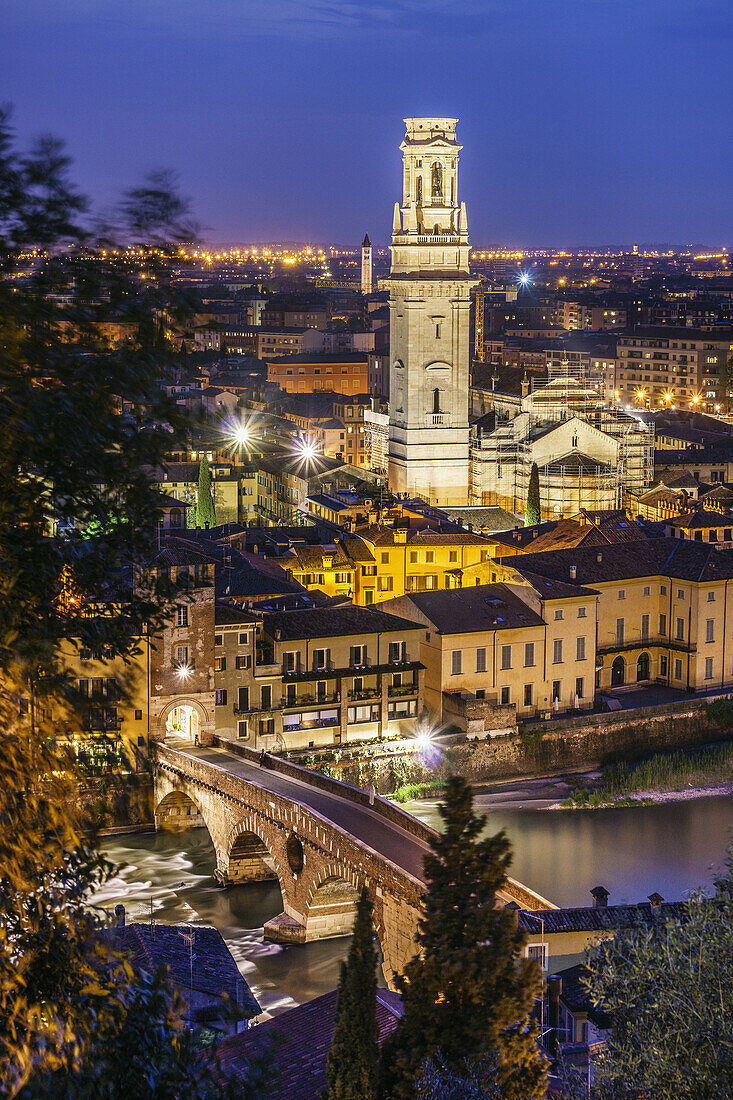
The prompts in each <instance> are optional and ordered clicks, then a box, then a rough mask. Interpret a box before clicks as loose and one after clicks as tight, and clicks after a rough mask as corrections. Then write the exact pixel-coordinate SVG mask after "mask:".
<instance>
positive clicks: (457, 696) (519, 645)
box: [384, 580, 596, 736]
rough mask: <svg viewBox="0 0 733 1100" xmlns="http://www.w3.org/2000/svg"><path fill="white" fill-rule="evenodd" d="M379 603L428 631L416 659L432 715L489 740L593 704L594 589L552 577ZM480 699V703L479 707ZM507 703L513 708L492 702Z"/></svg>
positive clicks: (421, 594)
mask: <svg viewBox="0 0 733 1100" xmlns="http://www.w3.org/2000/svg"><path fill="white" fill-rule="evenodd" d="M384 607H385V608H386V609H388V610H389V611H392V612H394V613H395V614H398V615H403V616H404V617H405V618H407V619H413V620H414V621H416V622H420V623H422V624H423V625H424V627H425V628H426V630H425V632H424V634H423V637H422V641H421V645H420V659H421V661H422V663H423V664H424V665H425V702H426V705H427V707H428V709H429V711H430V713H431V716H432V717H433V719H434V720H435V721H437V722H442V723H443V724H446V725H458V726H459V727H460V728H463V729H465V730H466V732H467V733H468V734H469V735H475V736H486V735H487V734H491V733H495V732H503V729H504V728H506V727H507V726H509V725H511V724H512V723H513V720H514V719H513V716H514V715H517V716H519V717H530V716H533V715H535V714H537V713H547V714H551V713H553V712H554V713H557V712H560V711H568V710H578V709H582V708H588V707H591V706H592V705H593V697H594V668H595V655H596V654H595V632H596V619H595V613H596V593H595V592H594V591H593V590H591V589H585V588H581V587H579V586H577V585H569V584H563V583H557V582H545V581H544V580H542V581H538V582H537V583H536V584H534V585H532V586H531V587H530V585H529V584H527V585H526V586H524V587H522V586H510V585H504V584H488V585H480V586H478V587H473V588H463V589H461V590H460V591H455V592H450V593H448V592H432V593H427V592H426V593H420V594H413V595H405V596H403V597H401V598H399V599H395V600H390V601H389V602H388V603H387V604H385V605H384ZM476 701H478V702H479V703H482V702H483V703H486V704H487V706H485V707H480V706H477V705H476ZM497 705H498V706H504V707H511V708H512V711H511V714H507V713H505V714H503V715H502V713H501V712H497V711H496V710H495V709H494V708H495V707H496V706H497Z"/></svg>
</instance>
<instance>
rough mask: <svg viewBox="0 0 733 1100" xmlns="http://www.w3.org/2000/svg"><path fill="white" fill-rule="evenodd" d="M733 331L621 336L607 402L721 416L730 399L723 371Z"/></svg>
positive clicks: (663, 329) (661, 330)
mask: <svg viewBox="0 0 733 1100" xmlns="http://www.w3.org/2000/svg"><path fill="white" fill-rule="evenodd" d="M731 352H733V329H726V330H723V329H709V330H708V329H694V328H673V327H672V326H669V325H637V326H635V327H634V328H633V329H629V330H627V331H626V332H624V333H619V336H618V343H617V354H616V363H615V366H614V369H613V370H612V371H610V372H608V373H607V374H606V401H607V403H608V404H609V405H620V406H624V407H629V408H647V409H657V408H661V409H664V408H670V409H674V408H680V409H682V408H684V409H688V408H693V409H697V410H699V411H700V412H704V411H709V412H714V411H720V409H721V408H722V407H723V406H725V405H726V404H727V401H728V398H729V395H728V394H727V393H726V391H725V385H724V382H723V377H724V375H723V367H724V366H725V364H726V363H727V361H728V359H729V357H730V355H731Z"/></svg>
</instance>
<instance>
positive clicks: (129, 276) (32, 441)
mask: <svg viewBox="0 0 733 1100" xmlns="http://www.w3.org/2000/svg"><path fill="white" fill-rule="evenodd" d="M68 168H69V162H68V159H67V157H66V156H65V154H64V151H63V147H62V146H61V144H60V143H59V142H58V141H56V140H55V139H52V138H48V137H46V138H42V139H41V140H40V141H39V142H38V143H37V144H36V146H35V147H34V148H33V149H31V151H30V152H28V153H21V152H18V151H17V150H16V149H15V146H14V139H13V134H12V130H11V128H10V121H9V114H8V112H7V111H6V110H4V111H2V112H0V478H2V494H0V578H1V579H0V752H2V758H3V773H4V781H3V783H2V784H0V1066H2V1074H1V1075H0V1095H4V1096H11V1097H12V1096H22V1097H24V1098H26V1097H27V1098H35V1097H41V1096H43V1097H52V1098H53V1097H59V1098H61V1097H63V1098H65V1100H67V1098H76V1097H84V1098H86V1097H89V1098H90V1100H91V1098H92V1097H93V1098H95V1100H96V1098H98V1097H102V1098H107V1097H109V1098H113V1097H115V1098H116V1097H120V1098H122V1097H124V1098H126V1100H128V1098H129V1097H133V1096H156V1097H162V1098H171V1100H173V1098H174V1097H176V1098H177V1097H183V1096H185V1097H190V1098H192V1100H198V1098H203V1097H208V1096H213V1095H232V1096H233V1095H235V1094H236V1095H246V1089H244V1088H243V1087H240V1086H237V1087H236V1089H235V1086H234V1085H231V1086H230V1085H229V1084H227V1083H226V1082H222V1083H219V1082H218V1081H217V1077H216V1074H215V1072H214V1070H213V1068H212V1066H210V1065H209V1064H208V1060H207V1059H206V1058H202V1056H201V1055H195V1043H194V1038H193V1036H192V1035H191V1034H190V1033H189V1031H188V1030H187V1028H186V1027H185V1025H184V1023H183V1018H182V1012H181V1008H182V1006H181V1004H180V1001H179V999H178V996H177V994H176V993H175V991H174V989H173V987H172V986H171V984H170V983H169V982H168V980H167V978H166V977H165V975H164V974H157V975H154V976H152V977H149V978H146V977H143V976H142V975H134V974H133V973H132V971H131V969H130V967H129V964H128V963H127V962H126V961H125V959H123V958H122V957H121V956H120V955H119V954H118V952H117V951H116V950H115V944H114V941H113V940H111V939H110V935H109V932H108V931H107V930H106V929H105V927H104V925H103V923H102V921H101V919H100V915H99V914H98V913H96V912H95V911H94V910H93V909H91V908H90V906H89V904H88V898H89V895H90V893H92V892H93V891H94V890H95V889H97V888H98V887H99V886H100V885H101V884H102V883H104V882H105V881H106V880H107V879H108V878H109V876H110V874H111V871H112V868H111V867H110V865H109V864H108V863H106V862H105V861H104V860H103V859H102V857H101V856H100V854H99V852H98V851H97V848H96V846H95V843H94V837H93V835H92V830H91V828H90V824H89V820H88V818H87V816H86V815H85V813H84V812H83V809H82V805H81V800H80V799H79V797H78V791H79V781H80V777H79V775H78V774H77V771H76V766H75V762H74V760H73V758H72V756H71V754H70V753H69V752H68V751H67V750H66V749H65V748H64V745H65V744H66V742H65V741H64V739H63V731H64V727H65V725H66V721H67V719H69V718H70V717H71V715H72V712H73V709H74V706H75V702H76V700H75V696H74V693H73V692H72V690H71V686H70V685H69V684H68V683H67V682H66V679H65V677H64V670H63V664H62V662H61V660H60V658H59V647H60V646H61V644H62V643H65V644H67V645H68V644H69V643H70V644H75V645H78V646H84V647H86V648H89V649H90V650H91V651H92V652H94V653H95V654H97V655H104V656H112V655H117V654H120V655H122V656H123V657H124V656H127V655H129V654H131V653H132V652H134V650H135V648H136V646H137V640H138V639H139V637H140V635H141V633H142V632H143V628H144V626H145V625H146V624H148V625H150V626H151V627H153V628H154V627H155V626H156V624H158V623H159V622H160V621H161V620H162V618H163V617H164V616H165V615H166V613H167V608H168V603H169V596H170V591H169V590H168V588H167V586H166V585H165V584H163V583H162V582H161V583H159V582H157V581H154V580H152V579H151V580H149V581H147V582H146V583H142V580H143V578H142V573H141V566H142V565H143V564H144V563H145V562H146V561H149V560H150V558H151V554H152V552H153V551H154V548H155V544H156V534H157V524H158V520H159V517H160V507H159V495H158V493H157V491H156V489H155V487H154V485H153V484H152V482H151V478H150V473H149V471H150V469H151V468H153V467H155V466H157V465H158V464H159V463H160V462H161V460H162V459H163V457H164V455H165V454H166V452H167V451H168V450H169V449H171V447H175V445H176V443H177V442H178V441H180V440H181V439H182V437H183V431H184V425H183V423H182V422H181V420H180V419H179V413H178V411H177V409H176V407H175V405H174V404H172V403H171V402H170V401H169V400H168V399H167V397H166V395H165V392H164V389H163V386H162V384H161V378H162V377H163V376H164V374H165V371H166V369H167V367H168V365H169V364H170V362H171V351H170V349H169V348H168V347H167V342H166V341H162V342H161V339H160V329H161V326H160V318H161V316H162V315H163V312H164V311H165V312H167V314H168V315H171V314H173V313H175V312H176V311H178V310H179V309H183V308H184V306H185V303H183V302H178V301H177V299H176V295H175V294H174V292H173V289H172V287H171V285H170V279H169V261H170V258H171V255H172V254H173V253H174V252H175V247H176V241H177V239H178V238H179V236H180V233H181V232H182V229H181V226H180V225H178V224H176V221H175V219H176V218H178V216H179V215H181V214H182V213H183V207H182V206H181V204H180V201H179V200H177V199H176V198H175V196H170V197H169V198H166V196H165V195H164V193H163V189H162V187H160V186H158V184H156V187H155V188H154V191H155V193H154V194H153V193H151V191H150V189H149V188H148V187H147V186H143V187H142V188H140V189H138V190H137V191H136V192H135V193H132V194H131V195H129V196H127V197H126V199H125V200H124V201H123V203H122V206H121V208H120V225H119V227H118V229H119V239H118V240H115V237H113V235H112V231H111V230H110V229H109V227H101V228H100V227H97V229H96V230H95V231H94V232H92V230H91V228H89V225H86V224H85V225H83V224H82V219H83V218H84V217H85V216H86V215H85V212H86V210H87V204H86V201H85V200H84V199H83V198H82V197H81V196H80V195H79V194H78V193H77V192H76V191H75V189H74V188H73V186H72V185H71V184H70V182H69V179H68ZM158 182H160V181H158ZM136 211H141V213H140V214H139V216H138V215H137V214H136ZM142 231H145V233H146V234H147V235H149V237H150V238H153V237H154V238H155V247H154V248H151V247H150V246H149V245H148V244H140V243H138V247H137V249H136V251H135V259H134V262H133V261H132V260H131V259H130V255H131V254H130V253H128V252H126V251H125V248H124V247H123V245H124V243H126V242H129V241H135V242H140V235H139V234H140V233H141V232H142ZM120 242H122V243H120ZM120 319H122V320H124V321H125V322H127V323H129V324H130V325H131V326H132V328H131V329H130V332H131V333H133V335H131V336H130V337H129V339H128V340H127V341H126V343H125V344H124V346H114V345H113V344H112V343H110V341H109V340H108V339H107V337H106V332H107V331H108V330H107V329H106V327H105V326H106V323H107V322H109V321H110V320H115V321H119V320H120ZM251 1095H253V1094H251Z"/></svg>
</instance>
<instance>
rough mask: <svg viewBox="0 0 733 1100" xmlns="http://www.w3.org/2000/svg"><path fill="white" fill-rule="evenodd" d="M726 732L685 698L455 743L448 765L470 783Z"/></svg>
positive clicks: (587, 763)
mask: <svg viewBox="0 0 733 1100" xmlns="http://www.w3.org/2000/svg"><path fill="white" fill-rule="evenodd" d="M730 737H731V728H730V727H729V726H727V725H721V723H720V722H718V721H716V720H715V719H714V718H712V717H711V716H710V715H709V714H708V713H707V711H706V709H705V702H704V701H703V700H686V701H685V702H684V703H683V704H680V703H670V704H665V705H663V706H659V707H646V708H644V709H642V710H635V711H625V712H622V713H616V714H593V715H578V716H577V717H574V718H566V719H558V720H553V721H551V722H546V723H533V725H532V727H531V728H525V729H524V730H523V731H522V732H520V733H519V734H517V735H513V736H509V737H495V738H492V739H490V740H488V741H476V742H473V743H471V744H468V745H466V744H464V745H456V746H455V747H454V748H453V749H452V754H453V760H454V766H455V767H456V769H457V770H458V771H459V772H460V773H461V774H462V775H465V776H466V778H467V779H470V780H471V781H472V782H481V781H482V780H489V779H504V778H510V777H512V776H523V775H532V774H534V775H538V774H543V773H546V772H551V771H562V770H563V769H566V768H583V767H593V766H595V765H598V764H603V763H605V762H608V761H610V760H612V759H613V758H614V757H617V756H626V757H628V756H629V755H634V754H638V755H641V754H643V753H650V752H658V751H664V750H665V749H676V748H684V747H686V746H688V745H699V744H705V743H707V742H711V741H722V740H726V739H729V738H730Z"/></svg>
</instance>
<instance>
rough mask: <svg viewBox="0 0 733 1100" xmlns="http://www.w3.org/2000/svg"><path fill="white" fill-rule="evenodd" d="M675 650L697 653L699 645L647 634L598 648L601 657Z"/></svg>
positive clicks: (663, 635)
mask: <svg viewBox="0 0 733 1100" xmlns="http://www.w3.org/2000/svg"><path fill="white" fill-rule="evenodd" d="M655 647H656V648H657V649H660V648H661V649H673V650H675V652H677V653H697V645H696V644H695V643H694V642H686V641H684V639H682V638H670V637H669V636H668V635H667V634H646V635H639V636H638V637H636V638H623V639H620V638H616V639H615V640H614V641H613V642H607V643H606V645H599V646H597V647H596V653H597V654H598V656H599V657H602V656H604V655H605V654H608V653H625V652H628V650H630V649H650V648H655Z"/></svg>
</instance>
